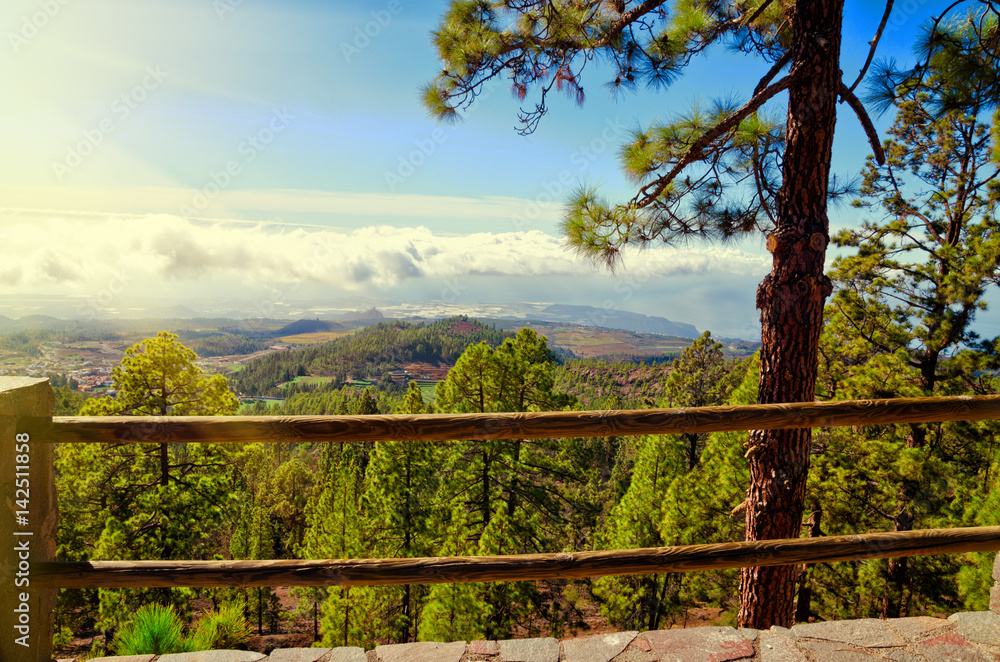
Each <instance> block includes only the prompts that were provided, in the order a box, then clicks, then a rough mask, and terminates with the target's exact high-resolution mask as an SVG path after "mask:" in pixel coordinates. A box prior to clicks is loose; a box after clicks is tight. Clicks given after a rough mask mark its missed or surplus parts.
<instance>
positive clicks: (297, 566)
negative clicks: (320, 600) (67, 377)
mask: <svg viewBox="0 0 1000 662" xmlns="http://www.w3.org/2000/svg"><path fill="white" fill-rule="evenodd" d="M990 550H1000V526H990V527H975V528H965V529H926V530H923V531H905V532H899V533H869V534H863V535H854V536H831V537H827V538H795V539H790V540H761V541H755V542H739V543H720V544H712V545H691V546H686V547H656V548H648V549H627V550H614V551H596V552H574V553H561V554H525V555H520V556H458V557H439V558H413V559H349V560H320V561H311V560H277V561H91V562H83V563H81V562H61V563H48V564H45V565H43V566H41V567H39V568H38V573H37V575H36V577H35V579H33V582H38V583H39V585H45V586H55V587H60V588H96V587H102V588H123V587H154V586H202V587H207V586H383V585H390V584H442V583H451V582H489V581H514V580H533V579H556V578H569V577H602V576H606V575H627V574H642V573H650V572H685V571H691V570H709V569H720V568H742V567H748V566H770V565H782V564H789V563H820V562H831V561H853V560H858V559H871V558H883V557H892V556H920V555H930V554H955V553H961V552H973V551H980V552H981V551H990Z"/></svg>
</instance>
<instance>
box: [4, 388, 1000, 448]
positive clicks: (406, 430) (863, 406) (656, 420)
mask: <svg viewBox="0 0 1000 662" xmlns="http://www.w3.org/2000/svg"><path fill="white" fill-rule="evenodd" d="M994 418H1000V396H998V395H986V396H955V397H941V398H894V399H887V400H850V401H842V402H802V403H791V404H771V405H741V406H737V407H691V408H687V409H639V410H625V411H560V412H529V413H498V414H411V415H392V416H167V417H163V416H55V417H53V418H52V419H51V422H50V420H49V419H45V418H39V419H35V420H31V421H29V420H26V419H22V422H21V425H22V427H24V429H25V430H27V431H31V432H33V433H35V434H37V436H38V438H40V439H42V438H44V439H45V440H46V441H51V442H58V443H77V442H100V443H119V442H132V443H141V442H147V443H160V442H232V443H241V442H253V441H269V442H283V441H284V442H291V441H313V442H315V441H327V442H351V441H447V440H451V439H533V438H534V439H537V438H561V437H603V436H616V435H617V436H620V435H634V434H672V433H681V432H719V431H724V430H773V429H788V428H804V427H808V428H811V427H834V426H842V425H874V424H887V423H916V422H931V421H949V420H952V421H959V420H981V419H994Z"/></svg>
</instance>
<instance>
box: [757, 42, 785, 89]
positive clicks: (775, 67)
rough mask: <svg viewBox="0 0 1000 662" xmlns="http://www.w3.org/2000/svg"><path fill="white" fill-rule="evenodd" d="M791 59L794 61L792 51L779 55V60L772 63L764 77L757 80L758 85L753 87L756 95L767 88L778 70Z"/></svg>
mask: <svg viewBox="0 0 1000 662" xmlns="http://www.w3.org/2000/svg"><path fill="white" fill-rule="evenodd" d="M791 61H792V52H791V51H785V54H784V55H782V56H781V57H779V58H778V60H777V61H776V62H775V63H774V65H772V66H771V68H770V69H769V70H768V72H767V73H766V74H764V77H763V78H761V79H760V81H758V82H757V87H755V88H753V94H754V96H757V95H758V94H760V93H761V90H763V89H764V88H766V87H767V85H768V84H769V83H770V82H771V80H772V79H773V78H774V77H775V76H777V75H778V72H780V71H781V70H782V69H784V68H785V65H786V64H788V63H789V62H791Z"/></svg>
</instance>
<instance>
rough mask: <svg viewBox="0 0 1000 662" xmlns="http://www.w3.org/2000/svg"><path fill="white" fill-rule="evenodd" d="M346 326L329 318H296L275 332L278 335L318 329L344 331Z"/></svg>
mask: <svg viewBox="0 0 1000 662" xmlns="http://www.w3.org/2000/svg"><path fill="white" fill-rule="evenodd" d="M345 328H346V327H345V326H344V325H343V324H339V323H337V322H330V321H327V320H321V319H314V320H296V321H294V322H292V323H291V324H289V325H288V326H284V327H282V328H280V329H278V330H277V331H275V332H274V335H275V336H277V337H281V336H295V335H298V334H300V333H316V332H317V331H343V330H344V329H345Z"/></svg>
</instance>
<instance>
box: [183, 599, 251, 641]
mask: <svg viewBox="0 0 1000 662" xmlns="http://www.w3.org/2000/svg"><path fill="white" fill-rule="evenodd" d="M249 638H250V626H249V625H248V624H247V621H246V619H245V618H243V605H242V604H241V603H238V602H237V603H230V604H228V605H224V606H223V607H222V608H221V609H219V610H218V611H210V612H208V613H207V614H205V615H204V616H202V617H201V618H200V619H198V624H197V625H196V626H195V629H194V633H193V634H192V635H191V637H190V639H188V642H189V643H190V644H191V647H192V649H193V650H196V651H205V650H213V649H232V648H239V647H240V646H242V645H244V644H246V641H247V639H249Z"/></svg>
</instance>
